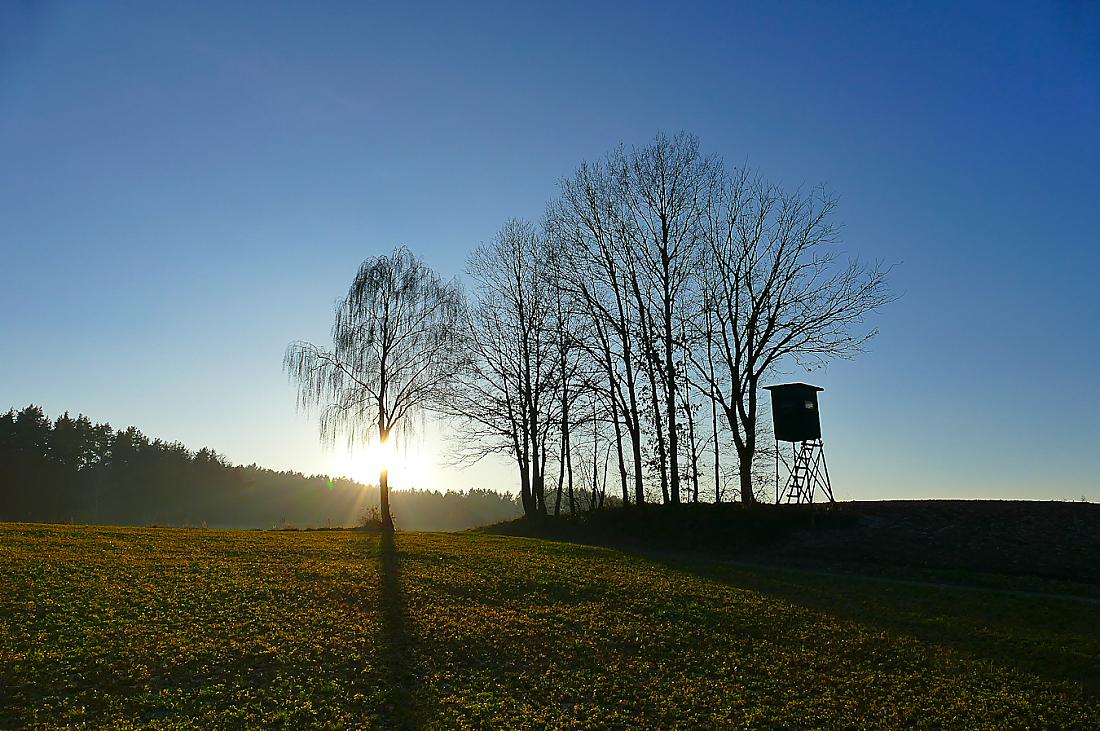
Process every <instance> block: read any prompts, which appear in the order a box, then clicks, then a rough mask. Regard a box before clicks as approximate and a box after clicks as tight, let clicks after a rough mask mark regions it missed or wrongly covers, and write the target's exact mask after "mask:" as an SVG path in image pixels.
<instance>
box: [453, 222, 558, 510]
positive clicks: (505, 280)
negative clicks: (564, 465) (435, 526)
mask: <svg viewBox="0 0 1100 731" xmlns="http://www.w3.org/2000/svg"><path fill="white" fill-rule="evenodd" d="M548 260H549V254H548V253H547V250H546V239H545V237H544V236H543V235H542V233H541V232H540V231H539V230H538V229H536V227H535V226H533V225H531V224H530V223H527V222H525V221H519V220H512V221H509V222H508V223H506V224H505V225H504V227H503V228H502V229H501V230H500V231H499V232H498V233H497V234H496V236H494V237H493V239H492V240H491V241H489V242H488V243H486V244H483V245H482V246H479V247H478V248H477V249H475V250H474V252H473V254H471V256H470V261H469V265H468V267H467V271H468V273H469V275H470V277H471V279H472V280H473V292H472V294H473V297H474V301H473V302H472V303H471V305H470V307H469V310H468V316H467V319H466V323H465V327H464V333H465V342H466V350H467V352H468V355H469V359H468V361H467V363H466V367H465V368H464V369H463V370H462V371H461V372H460V373H458V374H456V375H457V377H458V378H460V380H461V381H462V388H461V389H460V395H459V397H458V399H457V400H456V401H455V403H454V404H453V406H452V412H453V413H454V414H455V415H456V416H458V417H459V418H460V419H462V420H463V422H464V424H465V428H464V429H463V431H462V437H463V440H464V446H463V447H462V448H461V449H460V451H461V453H462V456H463V457H465V458H466V459H469V460H475V459H478V458H480V457H482V456H484V455H486V454H490V453H506V454H510V455H511V456H512V457H513V458H514V459H515V460H516V465H517V467H518V469H519V476H520V498H521V502H522V503H523V509H524V513H525V514H526V515H528V516H531V515H536V514H537V515H545V514H546V495H545V485H546V463H547V459H548V457H549V455H550V450H551V441H552V440H551V437H552V435H553V429H554V428H555V423H556V421H557V419H556V418H555V417H556V415H557V412H556V408H557V405H558V401H557V400H556V399H555V394H556V393H557V392H558V390H559V386H558V380H559V372H560V370H559V369H560V367H561V357H562V353H561V347H560V342H561V341H560V338H558V337H557V336H556V335H555V319H556V314H557V311H556V308H557V303H556V300H555V295H554V283H553V280H552V278H551V276H550V275H549V267H548ZM567 369H568V366H567Z"/></svg>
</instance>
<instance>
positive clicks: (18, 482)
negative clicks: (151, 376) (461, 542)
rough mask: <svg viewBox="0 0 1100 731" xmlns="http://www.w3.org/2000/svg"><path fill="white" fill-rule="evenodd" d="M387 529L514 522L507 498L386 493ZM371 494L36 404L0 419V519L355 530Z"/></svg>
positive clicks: (374, 499) (514, 507) (514, 501)
mask: <svg viewBox="0 0 1100 731" xmlns="http://www.w3.org/2000/svg"><path fill="white" fill-rule="evenodd" d="M390 499H391V502H392V504H393V513H394V518H395V521H396V523H397V526H398V528H399V529H400V528H403V529H406V530H429V531H450V530H462V529H464V528H471V527H474V526H478V525H486V524H489V523H496V522H499V521H502V520H509V519H512V518H515V517H518V516H519V515H520V514H521V513H522V509H521V507H520V505H519V500H518V497H517V496H515V495H507V494H502V493H499V492H496V491H493V490H487V489H471V490H469V491H460V492H454V491H448V492H438V491H434V490H395V491H393V493H392V495H391V498H390ZM377 505H378V488H377V487H376V486H373V485H363V484H361V483H359V482H355V481H353V480H349V479H344V478H335V479H333V478H330V477H329V476H327V475H309V476H307V475H303V474H301V473H299V472H277V471H274V470H269V469H264V468H262V467H258V466H257V465H255V464H252V465H249V466H247V467H244V466H237V465H232V464H230V463H229V462H228V461H227V460H226V459H225V458H224V457H223V456H222V455H220V454H218V453H217V452H215V451H214V450H212V449H209V448H202V449H199V450H198V451H192V450H190V449H188V448H187V447H186V446H184V445H183V444H181V443H179V442H167V441H164V440H162V439H150V438H149V437H148V436H146V435H145V434H143V433H142V432H141V431H139V430H138V429H137V428H135V427H133V426H130V427H127V428H126V429H119V430H115V429H113V428H112V427H111V425H110V424H100V423H93V422H92V421H91V420H90V419H89V418H88V417H86V416H84V415H79V416H76V417H72V416H70V415H69V414H68V413H67V412H66V413H65V414H62V415H61V416H58V417H57V418H56V419H54V420H52V421H51V420H50V419H49V418H48V417H47V416H46V415H45V414H44V412H43V410H42V409H41V408H40V407H38V406H35V405H30V406H27V407H26V408H23V409H21V410H19V411H15V410H11V411H8V412H7V413H6V414H2V415H0V521H26V522H43V523H68V522H72V523H93V524H100V525H164V526H207V527H210V528H282V527H292V528H323V527H350V526H354V525H356V524H358V523H359V522H360V521H361V520H362V519H363V517H364V516H365V515H366V514H367V513H368V511H369V510H370V509H371V507H373V506H377Z"/></svg>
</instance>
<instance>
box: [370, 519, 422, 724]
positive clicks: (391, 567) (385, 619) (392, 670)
mask: <svg viewBox="0 0 1100 731" xmlns="http://www.w3.org/2000/svg"><path fill="white" fill-rule="evenodd" d="M378 560H379V575H380V577H381V584H382V586H381V589H382V590H381V595H380V596H381V607H380V609H381V615H382V616H381V633H380V635H379V642H380V646H379V653H378V654H379V661H380V671H381V680H382V683H383V686H384V696H383V697H384V699H385V700H384V705H383V707H382V709H381V710H382V715H383V717H384V718H385V720H386V725H387V727H389V728H399V729H419V728H423V727H424V719H423V716H422V712H421V707H420V705H419V701H420V700H422V699H419V698H418V697H417V686H418V680H417V675H416V670H415V645H414V642H413V639H412V636H411V633H410V629H409V615H408V608H407V606H406V601H405V593H404V591H403V590H402V588H401V553H400V552H399V551H398V549H397V545H396V541H395V539H394V536H393V534H392V533H390V534H383V535H382V537H381V540H380V543H379V555H378Z"/></svg>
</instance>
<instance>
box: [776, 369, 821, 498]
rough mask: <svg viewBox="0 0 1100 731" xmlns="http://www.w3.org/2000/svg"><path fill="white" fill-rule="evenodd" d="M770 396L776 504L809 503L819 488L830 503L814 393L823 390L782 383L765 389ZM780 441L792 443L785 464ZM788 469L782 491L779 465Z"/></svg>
mask: <svg viewBox="0 0 1100 731" xmlns="http://www.w3.org/2000/svg"><path fill="white" fill-rule="evenodd" d="M765 388H767V390H768V391H769V392H770V393H771V397H772V427H773V430H774V432H775V501H776V502H777V503H778V502H782V501H783V500H784V499H785V500H786V501H787V502H788V503H812V502H813V501H814V494H815V492H816V491H817V489H818V488H821V491H822V492H823V493H824V494H825V497H827V498H828V499H829V502H834V500H833V488H832V485H831V484H830V482H829V468H828V466H827V465H826V464H825V445H824V444H823V443H822V441H821V417H820V415H819V413H818V404H817V394H818V392H820V391H824V390H825V389H823V388H821V387H820V386H811V385H810V384H808V383H782V384H778V385H775V386H766V387H765ZM779 442H790V443H791V452H792V454H791V459H792V461H791V462H790V463H788V462H787V460H786V458H785V456H784V455H783V454H782V453H781V451H780V449H779ZM780 461H782V462H783V464H784V466H786V467H787V468H788V472H789V475H788V477H787V481H786V483H785V484H784V486H783V489H782V490H780V488H779V463H780Z"/></svg>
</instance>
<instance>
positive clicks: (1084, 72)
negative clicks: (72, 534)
mask: <svg viewBox="0 0 1100 731" xmlns="http://www.w3.org/2000/svg"><path fill="white" fill-rule="evenodd" d="M1098 37H1100V5H1097V4H1096V3H1074V2H1065V3H1053V2H1052V3H1039V2H1036V3H1020V4H1013V3H988V4H969V3H965V4H951V5H950V6H948V4H946V3H943V4H941V3H905V4H898V3H883V4H870V3H856V4H851V5H846V4H842V3H828V4H817V3H790V4H786V3H760V4H756V5H735V4H732V3H718V4H713V5H707V4H692V3H667V4H663V5H656V4H653V5H647V4H642V3H628V4H622V5H618V6H616V5H611V4H596V3H538V4H530V5H527V6H526V7H520V4H518V3H501V4H496V5H478V4H474V3H446V4H440V5H438V6H420V7H416V8H414V7H411V6H406V5H405V4H396V3H395V4H387V6H386V7H381V6H375V5H374V4H370V3H347V4H344V5H341V4H337V3H326V4H318V3H297V4H290V3H278V4H275V3H256V4H251V5H250V4H248V3H213V2H212V3H187V4H182V3H181V4H154V3H138V2H133V3H96V4H93V3H57V4H53V3H49V2H44V3H30V2H27V3H20V2H15V3H5V4H3V5H2V6H0V281H2V284H0V343H3V352H2V353H0V409H6V408H7V407H8V406H19V405H22V404H26V403H28V402H35V403H39V404H41V405H42V406H43V407H44V408H46V410H47V411H48V412H49V413H51V414H56V413H57V412H60V411H63V410H66V409H68V410H71V411H74V412H75V411H83V412H85V413H87V414H89V415H90V416H92V418H94V419H97V420H106V421H110V422H111V423H112V424H114V425H116V426H124V425H127V424H131V423H132V424H135V425H137V426H139V427H140V428H142V429H143V430H145V431H146V432H147V433H149V434H152V435H155V436H161V437H165V438H170V439H180V440H182V441H184V442H185V443H186V444H188V445H189V446H192V447H195V448H197V447H199V446H202V445H210V446H213V447H215V448H216V449H218V450H219V451H221V452H223V453H225V454H226V455H227V456H228V457H229V458H230V459H232V460H234V461H237V462H244V463H250V462H253V461H255V462H258V463H260V464H262V465H266V466H271V467H277V468H295V469H300V470H304V471H307V472H309V471H329V470H334V469H338V468H346V469H344V471H351V469H352V468H351V467H348V465H349V464H350V465H354V464H360V462H359V461H356V460H359V458H358V457H355V458H350V459H351V461H349V458H348V457H347V456H346V455H343V454H341V453H340V451H339V450H338V451H336V452H333V451H326V450H325V449H324V448H322V447H321V445H319V444H318V441H317V437H316V431H315V428H314V426H313V424H312V423H311V422H310V421H309V420H308V419H307V418H306V417H304V416H302V415H300V414H297V413H296V412H295V409H294V393H293V390H292V388H291V386H290V385H289V384H288V383H287V381H286V378H285V376H284V375H283V373H282V371H281V369H280V360H281V357H282V353H283V350H284V348H285V347H286V344H287V342H288V341H290V340H292V339H297V338H303V339H309V340H314V341H317V342H321V341H324V339H325V338H326V336H327V334H328V330H329V327H330V325H331V316H332V305H333V302H334V300H335V299H336V298H337V297H339V296H340V295H341V294H342V293H343V292H344V291H345V290H346V288H347V285H348V283H349V282H350V279H351V277H352V276H353V274H354V271H355V268H356V266H357V265H358V263H359V262H360V261H361V260H363V259H364V258H366V257H368V256H371V255H373V254H377V253H380V252H384V251H388V250H390V249H392V248H393V247H394V246H395V245H397V244H407V245H409V246H410V247H411V248H412V249H413V250H414V251H416V252H418V253H419V254H421V255H422V256H423V257H424V258H425V259H427V260H428V262H429V263H430V264H432V265H433V266H435V267H436V268H437V269H439V270H440V271H441V272H443V273H444V274H447V275H453V274H459V273H460V272H461V270H462V267H463V265H464V259H465V256H466V253H467V252H468V250H469V249H470V248H472V247H473V246H475V245H476V244H477V243H479V242H480V241H483V240H485V239H487V238H488V237H489V236H490V235H491V234H492V233H493V231H494V230H496V229H497V228H498V227H499V226H500V225H501V223H503V222H504V221H505V220H506V219H507V218H509V217H511V216H522V217H529V218H538V217H539V216H540V215H541V213H542V211H543V207H544V205H545V203H546V201H547V200H548V199H549V198H550V197H551V196H552V195H553V194H554V191H555V186H556V181H557V180H558V179H559V178H560V177H562V176H565V175H568V174H569V173H570V172H571V171H572V170H573V169H574V168H575V167H576V166H577V165H578V164H579V163H580V162H581V161H582V160H584V159H591V158H594V157H598V156H600V155H602V154H603V153H605V152H606V151H608V150H610V149H611V148H612V147H614V146H615V145H616V144H618V143H619V142H624V143H626V144H628V145H630V144H644V143H645V142H646V141H647V140H648V139H649V138H651V137H652V136H653V134H654V133H655V132H656V131H658V130H665V131H669V132H674V131H677V130H681V129H683V130H688V131H691V132H694V133H696V134H697V135H699V136H700V138H701V140H702V143H703V146H704V148H705V149H706V150H707V151H710V152H713V153H717V154H720V155H722V156H724V157H725V158H726V159H727V160H729V161H730V162H732V163H737V164H740V163H745V162H747V163H749V164H750V165H752V166H754V167H756V168H757V169H759V170H760V171H761V172H762V173H763V174H765V175H766V176H768V177H769V178H771V179H773V180H775V181H777V182H781V183H783V184H785V185H789V186H798V185H813V184H817V183H825V184H827V185H828V186H829V187H830V189H832V190H833V191H834V192H836V193H838V194H839V195H840V196H841V208H840V218H841V219H842V220H843V222H844V224H845V229H844V239H845V247H846V249H847V250H848V251H849V252H850V253H852V254H854V255H858V256H860V257H862V258H865V259H883V260H886V261H892V262H900V263H901V265H900V266H899V267H898V268H897V269H896V271H895V276H894V286H895V288H896V290H897V291H898V292H899V293H901V294H902V295H903V296H902V298H901V299H900V300H899V301H898V302H896V303H894V304H893V305H891V306H890V307H888V308H887V309H886V310H884V311H883V313H882V314H881V317H879V318H878V322H877V324H878V325H879V326H880V328H881V335H880V336H879V338H878V339H877V340H876V341H875V342H874V343H873V344H872V346H871V351H870V352H869V353H868V354H867V355H865V356H862V357H860V358H859V359H857V360H855V361H852V362H840V363H835V364H833V365H831V366H830V367H829V368H828V369H826V370H825V371H819V372H815V373H813V374H809V375H807V374H801V373H792V374H791V375H792V376H795V377H798V378H800V379H803V378H804V379H807V380H812V381H813V382H815V383H819V384H820V385H822V386H824V387H825V388H826V391H825V392H824V393H823V394H822V396H821V405H822V417H823V422H824V429H825V434H826V443H827V445H828V446H827V449H828V455H829V458H830V467H831V470H832V472H833V477H834V481H835V483H836V488H837V493H838V496H839V497H842V498H863V499H871V498H895V497H906V496H912V497H929V496H935V497H1006V498H1013V497H1027V498H1039V499H1049V498H1054V499H1065V498H1078V497H1080V496H1082V495H1083V496H1086V497H1088V498H1090V499H1093V500H1100V478H1098V477H1097V474H1098V472H1097V471H1096V470H1095V469H1094V468H1093V467H1092V462H1093V460H1094V459H1096V458H1095V455H1094V452H1093V451H1092V450H1093V449H1095V448H1096V445H1097V444H1098V443H1100V426H1098V424H1100V420H1098V419H1097V416H1096V412H1097V408H1098V405H1100V385H1098V381H1097V378H1096V373H1097V365H1096V364H1097V362H1098V359H1100V336H1098V334H1097V326H1096V322H1097V316H1098V315H1100V307H1098V305H1097V292H1098V289H1100V288H1098V287H1097V285H1096V281H1097V278H1098V276H1097V269H1098V268H1100V246H1098V245H1100V44H1098V43H1097V41H1096V39H1097V38H1098ZM434 445H435V439H434V438H433V437H432V436H430V435H429V437H428V438H427V442H426V444H425V446H424V448H423V451H425V452H431V451H433V449H434ZM422 472H426V473H427V474H428V475H429V476H430V477H431V478H432V479H433V480H434V481H435V483H436V484H437V485H439V486H441V487H469V486H474V485H487V486H490V487H496V488H500V489H514V487H515V485H514V479H513V477H512V474H511V472H510V471H509V469H508V468H507V466H506V465H479V466H476V467H474V468H470V469H466V470H463V471H456V470H453V469H450V468H447V467H445V466H442V465H429V466H427V467H424V468H423V470H422Z"/></svg>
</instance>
